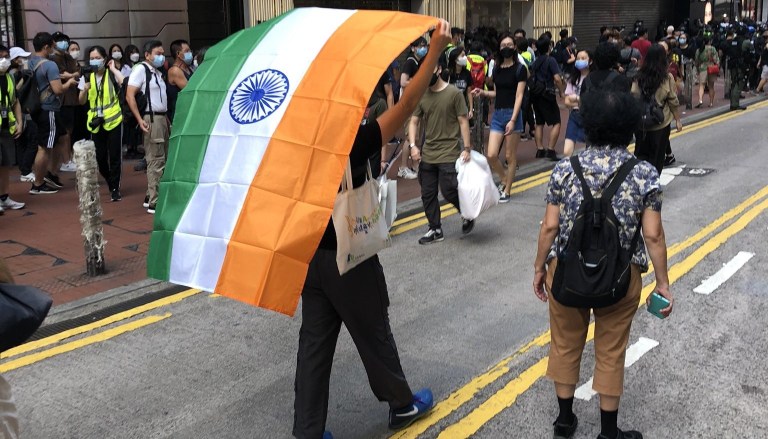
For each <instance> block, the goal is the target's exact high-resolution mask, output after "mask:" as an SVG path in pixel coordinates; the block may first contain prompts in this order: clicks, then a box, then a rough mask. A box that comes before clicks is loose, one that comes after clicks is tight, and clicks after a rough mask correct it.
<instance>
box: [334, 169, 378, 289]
mask: <svg viewBox="0 0 768 439" xmlns="http://www.w3.org/2000/svg"><path fill="white" fill-rule="evenodd" d="M367 165H368V169H367V174H366V179H365V183H363V184H362V185H361V186H360V187H357V188H355V187H353V185H352V168H351V164H349V163H348V164H347V169H346V170H345V171H344V179H343V180H342V181H341V191H340V192H339V193H338V195H336V203H335V204H334V206H333V216H332V218H333V228H334V230H335V231H336V265H337V266H338V268H339V274H342V275H343V274H344V273H346V272H348V271H349V270H351V269H353V268H355V267H356V266H358V265H360V264H361V263H362V262H363V261H365V260H367V259H369V258H371V257H372V256H374V255H376V253H378V252H379V251H380V250H382V249H384V248H386V247H389V244H390V239H389V227H387V222H386V221H385V219H384V215H383V212H382V206H381V203H380V202H379V184H378V182H377V181H376V179H374V178H373V174H372V173H371V165H370V162H369V163H368V164H367Z"/></svg>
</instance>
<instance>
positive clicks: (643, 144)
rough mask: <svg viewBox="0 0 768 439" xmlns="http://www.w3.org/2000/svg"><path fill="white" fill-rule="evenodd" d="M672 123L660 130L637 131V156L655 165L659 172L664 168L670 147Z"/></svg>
mask: <svg viewBox="0 0 768 439" xmlns="http://www.w3.org/2000/svg"><path fill="white" fill-rule="evenodd" d="M670 132H671V125H667V126H665V127H664V128H662V129H660V130H655V131H638V132H636V133H635V157H637V158H638V159H640V160H645V161H646V162H648V163H650V164H651V165H653V166H654V167H655V168H656V170H657V171H659V174H661V170H662V169H664V159H665V153H666V151H667V148H669V147H670V143H669V134H670Z"/></svg>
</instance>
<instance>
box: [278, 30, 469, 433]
mask: <svg viewBox="0 0 768 439" xmlns="http://www.w3.org/2000/svg"><path fill="white" fill-rule="evenodd" d="M450 40H451V36H450V26H449V25H448V23H447V22H445V21H444V20H441V21H440V22H439V23H438V26H437V29H436V30H435V32H434V34H433V35H432V48H433V50H431V51H430V52H429V54H426V56H425V57H424V58H423V59H422V68H421V69H419V71H418V72H417V73H416V74H415V76H413V77H412V78H411V79H410V81H409V85H408V87H406V88H405V89H404V92H403V94H402V95H401V96H400V100H399V101H398V103H397V104H396V105H395V106H394V107H392V108H391V109H389V110H387V111H386V112H384V114H382V115H381V116H379V118H378V119H376V120H374V121H369V122H367V123H365V124H364V125H360V128H359V129H358V133H357V137H356V138H355V142H354V145H353V146H352V151H351V153H350V157H349V159H350V163H351V166H352V174H353V184H354V186H360V185H362V184H363V183H364V180H365V178H366V177H365V176H366V174H367V172H366V171H365V170H366V169H367V162H368V160H369V157H370V156H371V155H374V154H376V153H377V152H379V151H380V150H381V146H382V145H383V144H385V143H386V142H387V141H388V140H389V139H391V138H392V136H394V135H395V132H397V131H398V130H399V129H400V128H401V127H402V126H403V124H404V123H405V122H406V120H408V118H410V117H411V115H412V114H413V112H414V110H415V109H416V106H417V105H418V104H419V100H420V99H421V96H422V95H423V94H424V91H425V90H426V89H427V87H428V86H429V82H430V78H431V77H432V72H433V71H434V69H435V66H436V65H437V62H438V59H439V58H440V57H441V56H442V55H443V50H442V49H443V48H444V47H445V46H446V45H447V44H448V42H449V41H450ZM459 98H460V101H461V102H462V103H463V100H461V96H460V95H459ZM361 170H362V171H361ZM336 245H337V244H336V232H335V229H334V225H333V223H332V222H330V221H329V223H328V226H327V227H326V230H325V234H324V235H323V237H322V239H321V241H320V245H319V248H318V249H317V251H316V252H315V255H314V256H313V258H312V260H311V262H310V264H309V271H308V273H307V278H306V281H305V283H304V289H303V291H302V295H301V297H302V308H301V314H302V322H301V329H300V331H299V348H298V354H297V362H296V380H295V393H296V399H295V402H294V423H293V435H294V436H295V437H297V438H299V439H319V438H329V437H332V435H331V434H330V432H327V431H325V422H326V417H327V414H328V397H329V385H330V378H331V367H332V365H333V355H334V352H335V350H336V341H337V338H338V336H339V330H340V329H341V325H342V324H344V326H345V327H346V328H347V330H348V331H349V334H350V336H351V337H352V340H353V341H354V343H355V346H356V347H357V350H358V352H359V353H360V358H361V359H362V361H363V366H364V367H365V370H366V372H367V374H368V381H369V383H370V386H371V390H372V391H373V393H374V395H376V397H377V398H378V399H379V400H380V401H386V402H387V403H388V404H389V428H391V429H401V428H405V427H406V426H408V425H410V424H411V423H413V422H414V421H416V420H417V419H419V418H421V417H422V416H424V415H425V414H426V413H427V412H428V411H429V410H430V409H431V408H432V406H433V404H434V401H433V397H432V392H431V391H430V390H429V389H422V390H420V391H417V392H416V393H415V394H414V393H413V392H412V391H411V388H410V386H409V385H408V382H407V380H406V379H405V374H404V372H403V368H402V366H401V364H400V358H399V355H398V351H397V347H396V346H395V340H394V337H393V336H392V331H391V329H390V325H389V315H388V308H389V296H388V292H387V284H386V280H385V278H384V271H383V269H382V267H381V264H380V263H379V259H378V257H377V256H374V257H372V258H369V259H367V260H365V261H363V262H362V263H360V264H359V265H357V266H356V267H355V268H353V269H352V270H350V271H348V272H347V273H345V274H344V275H339V270H338V265H337V263H336Z"/></svg>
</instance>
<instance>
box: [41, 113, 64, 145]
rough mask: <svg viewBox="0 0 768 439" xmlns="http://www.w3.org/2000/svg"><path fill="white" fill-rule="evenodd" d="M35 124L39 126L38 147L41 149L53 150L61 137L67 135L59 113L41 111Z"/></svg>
mask: <svg viewBox="0 0 768 439" xmlns="http://www.w3.org/2000/svg"><path fill="white" fill-rule="evenodd" d="M35 123H36V124H37V138H36V139H37V145H38V146H40V147H41V148H47V149H52V148H53V147H54V146H56V141H57V140H59V137H61V136H63V135H65V134H67V131H66V130H65V129H64V124H63V123H62V121H61V115H60V114H59V112H58V111H46V110H40V111H39V112H38V113H37V115H35Z"/></svg>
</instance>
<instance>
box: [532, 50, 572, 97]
mask: <svg viewBox="0 0 768 439" xmlns="http://www.w3.org/2000/svg"><path fill="white" fill-rule="evenodd" d="M575 71H576V69H575V67H574V72H575ZM531 74H532V75H534V74H535V75H536V79H537V80H539V81H541V82H543V83H545V84H547V88H548V89H554V88H555V75H559V74H560V66H558V65H557V61H555V59H554V58H552V57H551V56H549V55H542V56H540V57H538V58H536V61H534V62H533V64H532V65H531Z"/></svg>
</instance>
